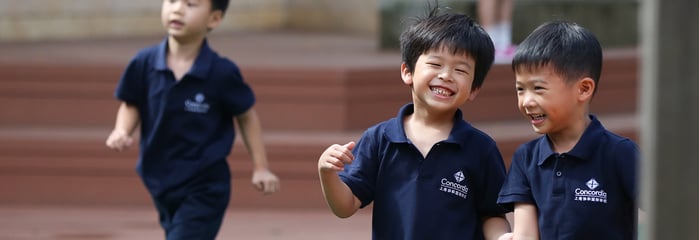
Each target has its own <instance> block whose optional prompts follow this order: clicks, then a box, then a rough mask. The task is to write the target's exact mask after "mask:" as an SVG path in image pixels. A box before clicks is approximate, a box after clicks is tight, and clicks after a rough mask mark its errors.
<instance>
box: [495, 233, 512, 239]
mask: <svg viewBox="0 0 699 240" xmlns="http://www.w3.org/2000/svg"><path fill="white" fill-rule="evenodd" d="M498 240H512V233H505V234H503V235H502V236H500V237H499V238H498Z"/></svg>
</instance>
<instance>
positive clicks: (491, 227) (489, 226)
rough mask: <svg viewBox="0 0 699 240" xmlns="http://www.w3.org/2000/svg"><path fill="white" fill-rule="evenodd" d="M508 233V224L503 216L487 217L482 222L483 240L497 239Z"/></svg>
mask: <svg viewBox="0 0 699 240" xmlns="http://www.w3.org/2000/svg"><path fill="white" fill-rule="evenodd" d="M508 232H510V224H509V223H508V222H507V219H506V218H505V216H502V217H489V218H486V219H485V220H484V221H483V235H484V236H485V239H498V238H499V237H500V236H502V235H503V234H505V233H508Z"/></svg>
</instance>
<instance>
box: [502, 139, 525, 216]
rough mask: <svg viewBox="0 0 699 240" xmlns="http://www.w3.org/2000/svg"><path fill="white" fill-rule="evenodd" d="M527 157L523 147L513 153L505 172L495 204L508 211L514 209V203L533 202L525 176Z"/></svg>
mask: <svg viewBox="0 0 699 240" xmlns="http://www.w3.org/2000/svg"><path fill="white" fill-rule="evenodd" d="M527 155H528V154H527V153H526V151H525V147H524V145H522V146H520V147H519V149H517V151H515V154H514V155H513V157H512V164H510V170H509V171H508V172H507V177H506V178H505V182H504V183H503V185H502V188H501V189H500V195H499V197H498V200H497V202H498V204H500V205H501V206H502V207H504V208H505V209H507V210H508V211H512V210H513V209H514V203H517V202H527V203H533V202H534V197H533V196H532V191H531V185H530V182H529V180H528V178H527V175H526V170H527V168H526V164H527V162H528V161H527Z"/></svg>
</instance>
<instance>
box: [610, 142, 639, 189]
mask: <svg viewBox="0 0 699 240" xmlns="http://www.w3.org/2000/svg"><path fill="white" fill-rule="evenodd" d="M614 159H615V164H616V165H615V166H614V167H615V168H616V170H617V171H616V172H617V176H619V178H620V180H621V184H622V187H623V189H624V194H626V196H628V197H629V199H631V200H632V201H634V202H637V201H636V200H637V199H638V184H637V182H638V180H637V178H636V177H637V175H638V174H637V173H638V161H639V151H638V147H637V146H636V144H635V143H634V142H632V141H631V140H629V139H624V140H623V141H621V142H619V143H618V144H617V145H616V147H615V148H614Z"/></svg>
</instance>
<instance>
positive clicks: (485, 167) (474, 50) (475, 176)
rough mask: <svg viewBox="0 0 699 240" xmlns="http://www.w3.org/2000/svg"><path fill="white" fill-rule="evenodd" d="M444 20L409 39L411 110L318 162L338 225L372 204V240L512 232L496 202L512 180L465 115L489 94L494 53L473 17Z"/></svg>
mask: <svg viewBox="0 0 699 240" xmlns="http://www.w3.org/2000/svg"><path fill="white" fill-rule="evenodd" d="M437 13H438V10H437V8H435V9H434V10H433V11H432V12H431V13H430V15H429V16H427V17H426V18H422V19H418V20H417V21H416V23H415V24H414V25H413V26H411V27H410V28H409V29H408V30H406V31H405V32H404V33H403V34H402V35H401V53H402V58H403V63H402V64H401V66H400V72H401V77H402V80H403V83H404V84H405V85H406V86H408V87H409V89H410V92H411V95H412V103H410V104H406V105H405V106H403V107H402V108H401V109H400V111H399V112H398V115H397V116H396V117H395V118H392V119H389V120H387V121H384V122H381V123H379V124H377V125H374V126H372V127H370V128H369V129H367V130H366V131H365V132H364V134H363V136H362V137H361V138H360V139H359V141H358V142H357V143H356V144H355V142H353V141H351V142H349V143H346V144H343V145H340V144H334V145H332V146H330V147H328V148H327V149H326V150H325V151H324V152H323V153H322V154H321V156H320V158H319V159H318V174H319V176H320V181H321V188H322V191H323V194H324V196H325V199H326V201H327V203H328V206H329V207H330V209H331V210H332V212H333V213H334V214H335V215H337V216H338V217H341V218H345V217H350V216H352V215H353V214H354V213H355V212H356V211H358V210H359V209H360V208H363V207H366V206H368V205H369V204H371V203H373V212H372V214H373V227H372V229H373V230H372V232H373V233H372V236H373V239H405V240H418V239H484V238H485V239H496V238H497V236H500V235H501V234H503V233H505V232H506V231H508V229H509V226H508V223H507V221H506V220H505V218H504V209H502V208H501V207H500V206H498V205H497V204H496V202H495V200H496V198H497V193H498V191H499V189H500V186H501V184H502V182H503V181H504V178H505V168H504V163H503V160H502V157H501V155H500V151H499V150H498V148H497V146H496V144H495V141H493V139H492V138H490V137H489V136H488V135H486V134H485V133H483V132H481V131H480V130H478V129H476V128H474V127H473V126H471V125H470V124H468V123H467V122H466V121H464V120H463V118H462V113H461V110H460V109H459V108H460V107H461V106H462V105H463V104H464V103H466V102H468V101H472V100H473V99H475V97H476V95H477V93H478V91H479V89H480V88H481V86H482V84H483V81H484V79H485V76H486V74H487V73H488V70H489V68H490V66H491V64H492V63H493V57H494V56H493V55H494V48H493V43H492V41H491V40H490V38H489V37H488V34H487V33H486V32H485V31H484V30H483V29H482V28H481V27H480V26H479V25H478V24H476V23H475V22H474V21H473V20H472V19H471V18H469V17H468V16H465V15H462V14H453V13H446V14H437Z"/></svg>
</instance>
